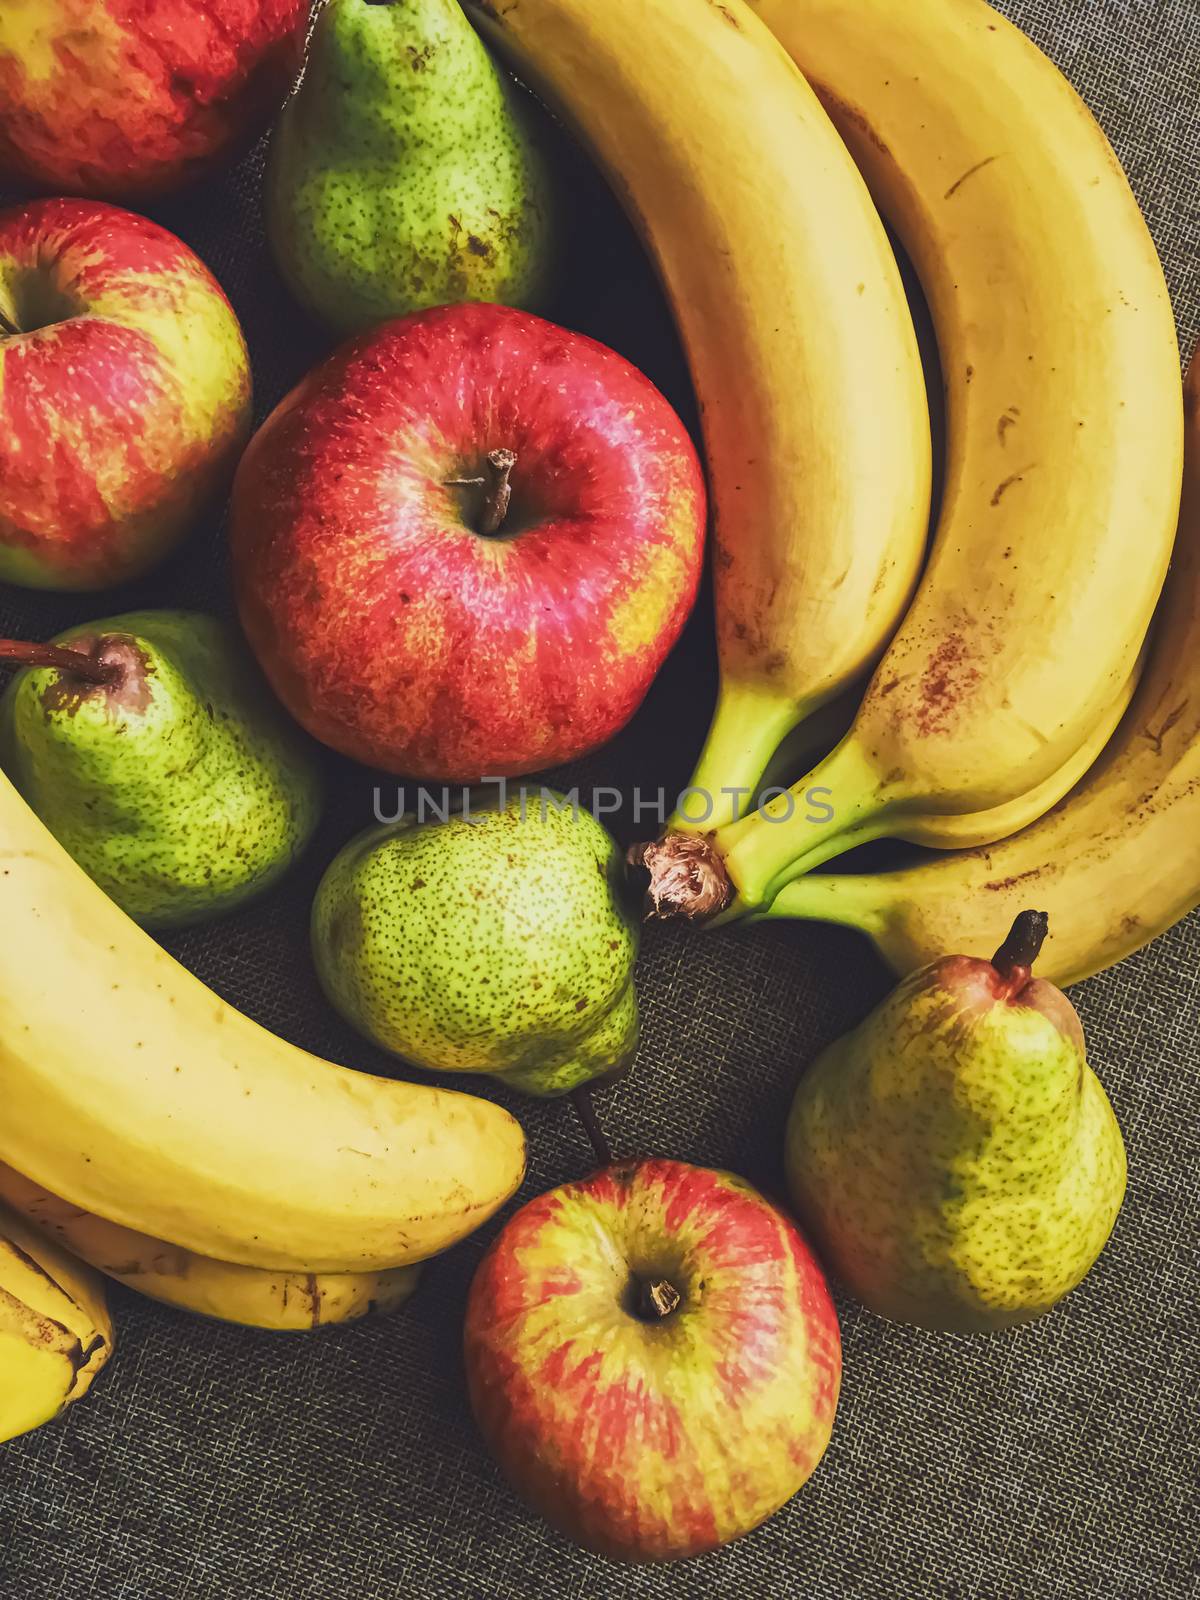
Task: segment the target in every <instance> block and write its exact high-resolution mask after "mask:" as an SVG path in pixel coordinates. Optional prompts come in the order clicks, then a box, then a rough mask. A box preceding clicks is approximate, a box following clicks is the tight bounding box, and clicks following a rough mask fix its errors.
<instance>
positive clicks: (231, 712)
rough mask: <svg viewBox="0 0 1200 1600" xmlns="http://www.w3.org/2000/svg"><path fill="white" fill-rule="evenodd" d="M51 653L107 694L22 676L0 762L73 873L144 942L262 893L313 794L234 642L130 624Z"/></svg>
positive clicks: (0, 740)
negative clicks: (72, 863)
mask: <svg viewBox="0 0 1200 1600" xmlns="http://www.w3.org/2000/svg"><path fill="white" fill-rule="evenodd" d="M54 643H55V644H58V645H63V646H66V647H68V648H70V649H71V650H73V651H79V652H81V653H82V654H83V655H85V656H88V657H90V658H91V659H92V660H93V662H96V663H99V664H100V665H101V666H103V667H104V668H106V669H107V670H108V675H109V677H110V680H111V681H109V682H106V683H93V682H89V681H88V680H87V679H85V678H84V677H81V676H79V675H77V674H75V673H73V672H70V671H66V670H63V669H62V668H59V667H26V668H24V669H22V670H21V671H20V672H19V673H18V674H17V676H16V677H15V678H14V679H13V680H12V682H11V683H10V684H9V685H8V688H7V689H6V690H5V693H4V696H3V699H2V700H0V762H2V764H3V766H4V769H5V771H6V772H7V773H8V775H9V776H10V777H11V779H12V780H13V782H14V783H15V784H16V786H17V788H18V789H19V790H20V791H21V793H22V794H23V795H24V797H25V799H26V800H27V801H28V802H29V804H30V806H31V807H32V808H33V810H34V811H35V812H36V813H37V815H38V816H39V817H40V818H41V819H42V821H43V822H44V823H45V824H46V826H47V827H48V828H49V829H50V831H51V833H53V834H54V836H55V837H56V838H57V839H58V840H59V842H60V843H61V844H62V845H63V846H64V847H65V848H66V849H67V850H68V851H70V853H71V855H72V856H74V858H75V860H76V861H77V862H78V863H79V865H80V866H81V867H83V869H84V870H85V871H86V872H87V873H89V874H90V876H91V877H93V878H94V879H95V880H96V882H97V883H98V884H99V885H100V886H101V888H102V889H104V890H105V892H106V893H107V894H109V895H111V897H112V898H113V899H114V900H115V901H116V902H117V904H118V905H120V906H122V907H123V908H124V910H126V911H127V912H128V913H129V915H130V916H131V917H133V918H135V919H136V920H137V921H138V922H140V923H142V924H143V925H144V926H146V927H148V928H171V927H179V926H182V925H184V924H187V923H193V922H199V921H203V920H205V919H207V918H209V917H213V916H217V915H219V914H220V913H222V912H225V911H228V910H231V909H232V908H233V907H235V906H238V905H241V904H242V903H243V902H244V901H246V900H248V899H249V898H250V897H251V896H253V895H255V894H258V893H259V892H260V891H261V890H263V889H266V888H267V887H268V886H269V885H270V884H272V883H274V882H275V880H276V879H277V878H278V877H279V876H280V875H281V874H282V873H283V872H284V871H285V870H286V869H287V867H288V866H289V864H290V863H291V862H292V861H293V860H294V859H295V857H296V856H297V854H298V853H299V852H300V850H301V849H302V848H303V847H304V845H305V844H306V843H307V841H308V839H309V836H310V835H311V833H312V830H313V828H314V827H315V826H316V822H317V817H318V814H319V810H320V785H319V779H318V775H317V771H316V768H315V766H314V763H313V759H312V756H311V755H310V753H309V751H308V748H307V746H306V745H305V744H304V743H303V741H302V739H301V737H300V736H299V735H298V734H297V733H296V732H295V731H294V730H293V729H292V728H291V727H290V725H289V724H288V723H287V722H286V721H285V720H284V718H283V715H282V713H281V712H280V710H279V709H278V707H277V706H276V704H275V702H274V701H273V700H272V699H271V697H270V694H269V692H268V690H267V689H266V687H265V685H264V684H263V682H262V680H261V678H260V677H259V674H258V669H257V667H256V666H255V664H254V662H253V661H252V660H251V659H250V657H249V654H248V652H247V651H246V650H245V648H244V647H243V645H242V644H241V642H240V640H238V639H237V638H236V637H235V636H234V634H233V633H232V632H231V631H230V630H229V629H228V628H226V627H225V626H224V624H222V623H220V622H218V621H216V620H215V619H214V618H212V617H206V616H200V615H197V614H195V613H192V612H185V611H135V612H129V613H127V614H126V615H124V616H119V617H110V618H106V619H104V620H103V621H100V622H92V623H87V624H84V625H82V626H80V627H76V628H70V629H68V630H67V631H66V632H65V633H62V634H60V635H59V636H58V638H57V639H56V640H55V641H54Z"/></svg>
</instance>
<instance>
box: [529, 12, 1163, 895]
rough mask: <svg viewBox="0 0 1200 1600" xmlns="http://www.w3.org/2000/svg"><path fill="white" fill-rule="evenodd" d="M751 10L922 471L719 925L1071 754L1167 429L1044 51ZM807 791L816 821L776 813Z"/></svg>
mask: <svg viewBox="0 0 1200 1600" xmlns="http://www.w3.org/2000/svg"><path fill="white" fill-rule="evenodd" d="M753 8H754V10H755V12H756V13H757V15H758V16H760V17H761V18H762V19H763V20H764V21H765V22H766V23H767V24H768V26H769V27H770V28H771V29H772V30H773V31H774V32H775V33H776V35H777V37H778V38H779V39H780V40H781V41H782V43H783V44H784V45H785V47H786V48H787V50H788V51H789V53H790V54H791V55H792V56H793V57H794V59H795V60H796V61H797V63H798V64H799V65H800V67H801V68H802V69H803V71H804V72H805V73H806V75H807V76H808V78H809V80H810V81H811V82H812V84H813V85H814V87H815V88H816V89H817V92H818V93H819V94H820V95H821V97H822V100H823V102H824V104H825V105H826V107H827V108H828V109H829V111H830V114H831V115H832V117H833V118H834V121H835V122H836V123H837V126H838V128H839V130H840V131H841V133H842V134H843V136H844V137H845V139H846V141H847V143H848V145H849V146H850V148H851V150H852V151H853V153H854V155H855V157H856V159H857V160H858V162H859V165H860V166H861V168H862V170H863V172H864V174H865V176H866V178H867V181H868V183H869V185H870V187H871V189H872V192H873V193H874V195H875V198H876V200H877V201H878V203H879V205H880V207H881V209H882V210H883V212H884V214H885V215H886V216H887V217H888V218H889V219H890V221H891V222H892V223H893V224H894V226H895V227H896V229H897V232H898V233H899V235H900V238H901V240H902V241H903V243H904V244H905V245H906V247H907V249H908V251H909V254H910V255H911V256H912V258H913V261H914V264H915V266H916V268H917V271H918V274H919V275H920V278H921V281H922V284H923V286H924V288H925V292H926V295H927V298H928V300H929V303H930V308H931V311H932V315H933V322H934V327H935V330H936V333H937V338H938V347H939V351H940V355H941V363H942V370H943V375H944V379H945V387H946V411H947V459H946V477H945V493H944V497H943V503H942V510H941V515H940V520H939V524H938V528H937V532H936V536H935V540H934V547H933V553H932V555H931V558H930V562H929V565H928V567H927V569H926V572H925V574H924V575H923V577H922V580H921V583H920V585H919V587H918V591H917V595H916V598H915V600H914V602H913V605H912V606H911V608H910V610H909V612H908V614H907V616H906V618H905V620H904V622H903V623H902V625H901V627H900V629H899V631H898V632H897V634H896V637H895V638H894V640H893V641H892V643H891V645H890V646H889V648H888V650H887V652H886V653H885V655H884V658H883V660H882V662H881V663H880V666H879V668H878V670H877V671H876V674H875V676H874V678H873V680H872V683H871V686H870V688H869V689H868V691H867V694H866V697H865V699H864V701H863V704H862V707H861V708H860V711H859V715H858V717H857V719H856V721H855V725H854V728H853V729H852V731H851V733H850V734H849V736H848V737H847V738H846V739H845V740H843V742H842V744H841V745H840V746H839V747H838V748H837V749H836V750H835V751H834V752H833V753H832V754H831V755H830V756H829V757H828V758H827V760H825V761H824V762H822V763H820V764H819V765H818V766H817V767H816V768H815V769H814V770H813V771H812V772H811V773H810V774H809V775H808V777H806V778H804V779H802V780H801V782H800V783H799V784H798V785H797V786H796V791H795V793H794V794H792V795H790V796H784V797H780V798H778V799H777V800H775V801H772V802H771V803H770V804H769V805H768V806H767V807H765V808H764V812H765V813H766V814H760V815H755V816H752V817H750V818H747V819H745V820H744V821H742V822H740V823H736V824H734V825H732V826H731V827H729V828H727V829H725V830H723V831H722V832H721V833H720V834H719V835H718V836H717V837H716V839H715V841H714V843H713V849H712V852H711V854H710V855H709V856H708V857H707V858H706V860H705V862H704V864H703V865H704V876H705V885H704V887H705V890H706V893H705V896H704V900H705V905H704V907H703V909H712V908H713V906H714V905H719V904H720V903H721V902H722V901H724V900H727V899H728V898H729V895H730V893H731V892H735V893H736V895H737V897H738V898H737V902H735V905H734V913H735V914H736V913H738V912H741V911H744V910H746V909H748V908H752V907H755V906H760V905H762V904H764V903H765V902H767V901H769V900H770V899H771V897H772V896H773V895H774V894H775V893H776V892H777V890H778V889H779V888H780V887H781V886H782V884H784V883H785V882H787V881H788V880H789V879H790V878H793V877H795V876H797V875H798V874H800V873H802V872H804V871H807V870H808V869H809V868H810V867H811V866H814V865H816V864H818V863H819V862H821V861H823V860H826V859H828V858H829V857H830V856H832V855H835V854H838V853H839V852H840V851H842V850H844V849H846V848H847V847H848V846H850V845H851V844H854V843H856V842H857V841H858V840H859V839H860V838H862V837H863V836H864V833H866V832H869V831H878V827H877V823H878V821H879V819H881V818H882V819H883V820H884V821H885V822H886V824H887V828H886V831H887V832H889V833H895V832H897V831H898V830H899V829H900V828H901V827H902V826H903V824H902V821H901V819H902V818H903V817H904V816H905V815H911V814H913V813H920V814H929V813H934V812H952V811H957V812H975V811H983V810H988V809H990V808H992V807H995V806H1000V805H1004V804H1006V803H1007V802H1009V801H1010V800H1012V799H1013V797H1014V796H1016V795H1018V794H1020V793H1022V792H1024V791H1026V790H1028V789H1030V788H1032V787H1034V786H1035V785H1037V784H1039V783H1041V782H1043V781H1044V780H1045V779H1046V778H1047V777H1049V775H1050V774H1051V773H1053V772H1054V771H1055V770H1056V769H1058V768H1060V767H1061V766H1062V765H1063V762H1064V761H1065V760H1066V759H1067V757H1068V756H1069V755H1070V754H1071V752H1073V751H1076V750H1078V749H1079V747H1080V745H1081V744H1082V743H1083V741H1084V739H1085V738H1086V736H1087V734H1088V733H1089V731H1090V730H1091V729H1092V728H1093V727H1094V726H1095V723H1096V721H1097V720H1098V718H1099V717H1100V715H1101V712H1102V709H1103V707H1104V706H1106V705H1108V704H1109V703H1111V701H1112V699H1113V697H1114V695H1115V694H1116V693H1117V691H1118V688H1119V686H1120V685H1121V684H1122V683H1123V682H1124V681H1125V679H1126V678H1127V677H1128V675H1129V673H1130V671H1131V670H1132V668H1133V663H1134V660H1135V658H1136V656H1137V654H1138V651H1139V650H1140V648H1141V645H1142V642H1143V638H1144V636H1145V632H1146V628H1147V624H1148V622H1149V620H1150V616H1151V613H1152V611H1153V607H1154V604H1155V600H1156V598H1157V596H1158V593H1159V589H1160V586H1161V583H1162V578H1163V575H1164V573H1165V570H1166V565H1167V560H1168V557H1169V552H1170V544H1171V537H1172V534H1173V531H1174V526H1175V519H1176V514H1177V510H1178V494H1179V481H1180V461H1181V441H1182V424H1181V408H1180V396H1179V368H1178V350H1177V346H1176V340H1175V330H1174V324H1173V321H1172V316H1171V308H1170V305H1169V303H1168V299H1167V291H1166V286H1165V284H1164V281H1163V276H1162V271H1161V268H1160V266H1159V263H1158V260H1157V257H1156V255H1155V252H1154V246H1153V243H1152V241H1151V239H1150V236H1149V233H1148V232H1147V229H1146V226H1145V223H1144V222H1143V220H1142V217H1141V214H1140V213H1139V211H1138V207H1137V203H1136V201H1135V199H1134V197H1133V195H1132V193H1131V191H1130V188H1129V185H1128V183H1127V181H1126V179H1125V175H1124V173H1123V172H1122V171H1121V168H1120V164H1119V163H1118V161H1117V159H1116V157H1115V156H1114V154H1113V152H1112V150H1111V148H1110V146H1109V145H1108V142H1107V141H1106V139H1105V138H1104V135H1103V133H1102V132H1101V131H1100V129H1099V128H1098V127H1097V125H1096V123H1095V121H1094V120H1093V118H1092V117H1091V115H1090V113H1089V112H1088V110H1087V108H1086V107H1085V106H1084V105H1083V103H1082V101H1081V100H1080V99H1079V97H1078V96H1077V95H1076V94H1075V92H1074V91H1073V90H1072V89H1071V87H1070V85H1069V84H1068V83H1067V82H1066V80H1065V79H1064V78H1063V77H1062V75H1061V74H1060V73H1059V72H1058V71H1057V70H1056V69H1055V67H1054V66H1053V65H1052V64H1051V63H1050V62H1049V61H1048V60H1047V59H1046V57H1045V56H1043V55H1042V54H1041V53H1040V52H1039V51H1038V50H1037V49H1036V48H1035V47H1034V45H1033V44H1032V43H1031V42H1030V41H1029V40H1028V39H1026V38H1025V37H1024V36H1023V35H1022V34H1021V33H1020V32H1019V31H1018V30H1017V29H1016V28H1014V27H1012V26H1011V24H1009V23H1008V22H1006V21H1005V20H1004V19H1003V18H1002V17H1001V16H999V15H998V14H997V13H996V12H994V11H993V10H992V9H991V8H990V7H989V6H987V5H985V4H983V0H910V3H908V4H905V5H903V6H897V5H896V4H895V0H754V5H753ZM519 13H520V8H518V15H519ZM813 789H817V790H820V791H822V792H823V794H822V798H823V799H824V801H825V803H824V805H823V806H821V807H820V808H817V809H814V808H813V807H811V806H809V805H807V804H804V803H799V804H797V803H796V802H797V797H801V798H802V797H803V796H805V795H806V794H807V793H808V792H809V791H810V790H813ZM814 815H817V816H819V818H820V820H818V821H815V822H814V821H813V820H812V819H813V817H814ZM685 842H686V841H685ZM665 909H667V910H675V909H681V910H684V911H687V910H690V909H693V908H692V907H689V906H688V905H684V906H682V907H676V906H667V907H666V908H665Z"/></svg>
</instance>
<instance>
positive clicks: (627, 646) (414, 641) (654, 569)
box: [231, 304, 705, 781]
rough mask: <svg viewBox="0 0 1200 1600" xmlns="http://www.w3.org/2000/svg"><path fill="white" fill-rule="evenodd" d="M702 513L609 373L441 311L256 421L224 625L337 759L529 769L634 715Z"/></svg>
mask: <svg viewBox="0 0 1200 1600" xmlns="http://www.w3.org/2000/svg"><path fill="white" fill-rule="evenodd" d="M480 484H482V485H484V487H483V488H480V487H478V486H477V485H480ZM510 490H511V501H510V500H509V498H508V494H509V491H510ZM704 514H705V496H704V483H703V478H702V475H701V471H700V464H699V462H698V460H697V458H696V452H695V450H694V448H693V446H692V443H691V441H690V439H689V438H688V436H687V433H686V431H685V429H684V427H683V424H682V423H681V422H680V421H679V418H678V417H677V416H676V415H675V413H674V411H672V410H671V408H670V406H669V405H668V404H667V402H666V400H664V399H663V397H662V395H661V394H660V393H659V392H658V390H657V389H656V388H655V387H654V385H653V384H652V383H651V382H650V381H649V379H648V378H646V377H644V376H643V375H642V374H641V373H640V372H638V371H637V369H636V368H635V367H633V366H631V365H630V364H629V362H628V361H626V360H625V359H624V358H623V357H621V356H619V355H617V354H616V352H615V351H612V350H608V349H606V348H605V347H604V346H603V345H600V344H597V343H596V342H595V341H594V340H592V339H588V338H585V337H584V336H583V335H582V334H578V333H571V332H568V331H567V330H566V329H565V328H559V327H556V326H555V325H554V324H553V323H550V322H545V321H543V320H542V319H541V318H540V317H535V316H531V315H529V314H528V313H526V312H523V311H515V310H513V309H511V308H510V307H507V306H497V305H476V304H470V305H454V306H443V307H440V308H438V309H436V310H433V311H424V312H418V313H417V314H415V315H413V316H410V317H404V318H401V319H399V320H397V321H395V322H389V323H384V324H383V325H382V326H381V327H379V328H376V329H374V330H372V331H371V332H369V333H366V334H363V335H360V336H359V337H358V338H357V339H355V340H353V341H351V343H349V344H347V345H344V346H342V348H341V349H340V350H338V351H337V352H335V354H334V355H333V356H332V357H330V359H329V360H328V361H326V362H324V363H323V364H322V365H321V366H319V367H318V368H316V370H315V371H313V372H312V373H310V374H309V376H308V377H307V378H306V379H305V380H304V381H303V382H302V383H301V384H300V385H299V386H298V388H296V389H295V390H293V392H292V393H291V394H290V395H289V396H288V397H287V398H286V399H285V400H284V401H283V402H282V404H281V405H279V406H278V407H277V408H276V410H275V411H274V412H273V413H272V415H271V416H270V417H269V418H268V419H267V421H266V422H265V423H264V424H263V426H262V427H261V428H260V429H259V431H258V433H257V434H256V435H255V437H254V439H253V440H252V441H251V444H250V446H249V448H248V450H247V451H246V454H245V456H244V457H243V459H242V463H241V465H240V467H239V468H238V474H237V479H236V481H235V484H234V492H233V517H232V533H231V537H232V543H233V563H234V579H235V584H236V588H237V596H238V605H239V610H240V612H241V617H242V623H243V626H244V628H245V630H246V633H247V635H248V637H249V639H250V642H251V644H252V645H253V646H254V648H255V650H256V651H257V654H258V657H259V660H260V661H261V662H262V665H263V667H264V668H265V670H266V673H267V676H268V677H269V678H270V680H271V682H272V684H273V685H274V687H275V690H276V693H277V694H278V695H279V696H280V698H281V699H282V700H283V702H284V704H285V705H287V706H288V708H289V709H290V711H291V712H292V715H293V716H294V717H296V719H297V720H298V721H299V722H301V723H302V724H303V725H304V726H305V727H306V728H307V729H308V730H309V732H310V733H312V734H314V735H315V736H316V737H317V738H318V739H321V740H323V741H324V742H325V743H326V744H328V745H332V746H333V747H334V748H335V749H337V750H340V751H342V752H343V753H344V754H346V755H349V756H352V757H354V758H356V759H357V760H360V761H363V762H366V763H367V764H368V765H371V766H376V767H384V768H387V769H388V770H389V771H392V772H404V773H408V774H410V775H411V776H413V777H432V778H442V779H452V780H461V781H470V780H472V779H477V778H480V777H487V776H500V775H506V776H507V775H511V774H516V773H523V772H532V771H536V770H537V769H539V768H543V767H549V766H554V765H557V764H558V763H560V762H563V761H569V760H571V759H572V758H573V757H575V756H578V755H582V754H583V753H584V752H585V751H587V750H591V749H593V748H594V747H595V746H597V745H599V744H601V743H603V742H604V740H606V739H608V738H610V737H611V736H612V735H613V734H614V733H616V732H617V730H618V729H619V728H620V727H621V726H622V725H623V724H624V723H625V722H626V721H627V720H628V719H629V717H630V716H632V714H633V712H634V711H635V710H636V709H637V707H638V705H639V704H640V703H641V700H642V698H643V696H644V695H645V693H646V690H647V689H648V688H649V686H650V682H651V680H652V678H653V677H654V674H655V673H656V672H657V670H658V668H659V666H660V665H661V663H662V660H663V658H664V656H665V655H666V653H667V651H668V650H669V649H670V647H671V645H672V644H673V643H674V642H675V639H676V637H677V636H678V634H679V630H680V629H681V627H682V626H683V623H684V620H685V618H686V617H687V614H688V611H689V609H690V608H691V605H692V601H693V599H694V598H695V593H696V586H697V583H698V580H699V576H700V565H701V560H702V553H703V541H704Z"/></svg>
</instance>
